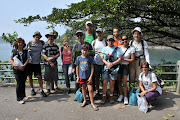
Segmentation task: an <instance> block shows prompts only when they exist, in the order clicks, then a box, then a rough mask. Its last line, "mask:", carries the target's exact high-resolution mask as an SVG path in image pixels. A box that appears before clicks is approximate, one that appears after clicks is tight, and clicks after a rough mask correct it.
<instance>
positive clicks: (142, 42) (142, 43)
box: [130, 40, 145, 58]
mask: <svg viewBox="0 0 180 120" xmlns="http://www.w3.org/2000/svg"><path fill="white" fill-rule="evenodd" d="M133 42H134V40H132V41H131V44H130V46H132V44H133ZM141 45H142V49H143V54H142V55H140V56H144V58H145V55H144V40H141ZM140 56H139V57H140Z"/></svg>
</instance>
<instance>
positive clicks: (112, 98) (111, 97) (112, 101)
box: [109, 96, 114, 104]
mask: <svg viewBox="0 0 180 120" xmlns="http://www.w3.org/2000/svg"><path fill="white" fill-rule="evenodd" d="M109 101H110V103H111V104H113V103H114V97H113V96H110V97H109Z"/></svg>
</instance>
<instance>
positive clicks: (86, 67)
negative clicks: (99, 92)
mask: <svg viewBox="0 0 180 120" xmlns="http://www.w3.org/2000/svg"><path fill="white" fill-rule="evenodd" d="M88 52H89V46H88V45H87V44H83V45H82V46H81V53H82V55H81V56H78V57H77V59H76V61H75V65H76V75H77V80H76V82H77V83H80V84H81V85H82V93H83V98H84V101H83V103H82V104H81V107H85V106H86V105H87V101H86V84H87V87H88V91H89V96H90V101H91V106H92V108H93V109H94V110H95V111H97V110H99V109H98V108H97V106H95V105H94V98H93V87H92V76H93V73H94V65H93V64H94V60H93V58H92V57H91V56H89V55H88Z"/></svg>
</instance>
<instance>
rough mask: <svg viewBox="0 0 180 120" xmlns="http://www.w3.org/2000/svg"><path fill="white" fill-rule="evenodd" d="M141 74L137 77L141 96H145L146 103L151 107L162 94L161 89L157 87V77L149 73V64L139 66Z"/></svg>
mask: <svg viewBox="0 0 180 120" xmlns="http://www.w3.org/2000/svg"><path fill="white" fill-rule="evenodd" d="M141 69H142V73H141V74H140V75H139V87H140V89H141V93H140V95H141V96H146V99H147V102H148V103H149V104H150V105H151V106H155V105H156V104H157V97H158V96H160V94H162V90H161V87H160V86H159V85H158V81H157V77H156V75H155V74H154V73H152V72H150V71H149V63H148V62H143V63H142V64H141Z"/></svg>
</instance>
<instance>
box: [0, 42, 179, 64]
mask: <svg viewBox="0 0 180 120" xmlns="http://www.w3.org/2000/svg"><path fill="white" fill-rule="evenodd" d="M11 50H12V47H11V46H10V44H8V43H3V44H0V61H1V62H4V61H8V60H9V56H10V52H11ZM149 54H150V62H151V64H152V65H153V64H161V63H162V59H164V60H165V61H167V62H174V63H176V62H177V61H178V60H180V51H178V50H175V49H149ZM58 63H59V64H60V63H61V60H60V57H59V58H58Z"/></svg>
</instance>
